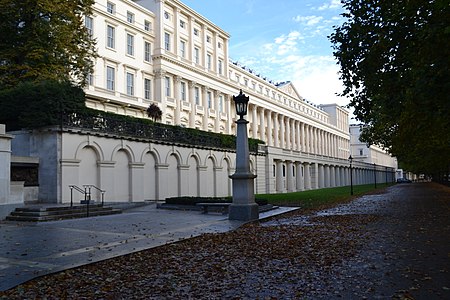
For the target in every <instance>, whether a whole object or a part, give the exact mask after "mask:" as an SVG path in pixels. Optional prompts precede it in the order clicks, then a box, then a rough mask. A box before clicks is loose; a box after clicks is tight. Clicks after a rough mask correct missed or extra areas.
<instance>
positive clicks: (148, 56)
mask: <svg viewBox="0 0 450 300" xmlns="http://www.w3.org/2000/svg"><path fill="white" fill-rule="evenodd" d="M151 49H152V48H151V44H150V43H149V42H144V61H146V62H150V60H151V58H152V50H151Z"/></svg>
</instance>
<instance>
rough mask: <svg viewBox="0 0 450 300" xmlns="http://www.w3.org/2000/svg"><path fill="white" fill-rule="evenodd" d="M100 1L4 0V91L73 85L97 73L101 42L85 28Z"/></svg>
mask: <svg viewBox="0 0 450 300" xmlns="http://www.w3.org/2000/svg"><path fill="white" fill-rule="evenodd" d="M93 4H94V0H71V1H67V0H0V32H1V33H2V38H1V39H0V89H2V88H5V87H12V86H16V85H17V84H19V83H20V82H23V81H43V80H55V81H73V82H74V84H76V85H79V86H83V85H84V84H85V82H86V78H87V76H88V74H89V73H90V72H91V71H92V66H93V61H94V59H95V57H96V56H97V55H96V53H95V48H94V47H95V41H94V40H92V39H91V38H90V36H89V34H88V32H87V30H86V28H85V27H84V25H83V18H84V16H85V15H89V14H90V13H91V6H92V5H93Z"/></svg>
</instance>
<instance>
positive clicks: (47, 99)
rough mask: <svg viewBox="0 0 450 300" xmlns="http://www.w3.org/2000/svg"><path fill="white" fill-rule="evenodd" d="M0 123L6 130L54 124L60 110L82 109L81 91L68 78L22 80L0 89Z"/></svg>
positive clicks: (59, 117) (83, 97)
mask: <svg viewBox="0 0 450 300" xmlns="http://www.w3.org/2000/svg"><path fill="white" fill-rule="evenodd" d="M0 103H1V109H0V124H6V128H7V130H20V129H22V128H38V127H41V126H47V125H58V124H60V122H61V116H62V114H63V113H72V112H83V111H84V110H85V94H84V91H83V89H82V88H80V87H78V86H73V85H71V84H70V83H69V82H67V81H64V82H57V81H40V82H31V81H27V82H22V83H19V84H18V85H17V86H15V87H12V88H7V89H3V90H0Z"/></svg>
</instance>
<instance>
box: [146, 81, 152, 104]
mask: <svg viewBox="0 0 450 300" xmlns="http://www.w3.org/2000/svg"><path fill="white" fill-rule="evenodd" d="M151 92H152V82H151V81H150V79H148V78H145V79H144V99H146V100H150V97H151Z"/></svg>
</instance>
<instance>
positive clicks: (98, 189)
mask: <svg viewBox="0 0 450 300" xmlns="http://www.w3.org/2000/svg"><path fill="white" fill-rule="evenodd" d="M83 187H84V188H85V189H86V188H87V189H88V196H89V200H91V188H94V189H96V190H97V191H100V192H101V193H102V206H103V204H104V202H105V193H106V190H102V189H101V188H99V187H96V186H95V185H93V184H83Z"/></svg>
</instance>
